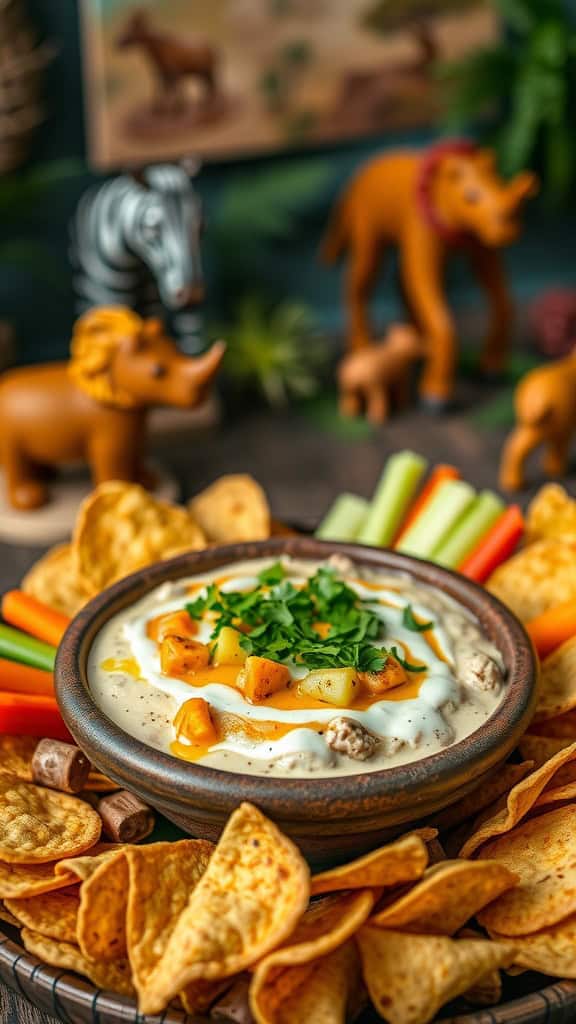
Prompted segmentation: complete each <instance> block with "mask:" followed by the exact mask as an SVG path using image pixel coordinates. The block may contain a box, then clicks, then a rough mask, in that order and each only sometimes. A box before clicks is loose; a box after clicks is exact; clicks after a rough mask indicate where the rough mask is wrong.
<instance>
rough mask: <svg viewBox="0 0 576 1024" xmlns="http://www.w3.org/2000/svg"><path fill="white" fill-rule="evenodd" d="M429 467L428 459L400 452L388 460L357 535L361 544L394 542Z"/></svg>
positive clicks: (379, 545) (411, 453) (382, 544)
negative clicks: (423, 475)
mask: <svg viewBox="0 0 576 1024" xmlns="http://www.w3.org/2000/svg"><path fill="white" fill-rule="evenodd" d="M426 465H427V463H426V459H423V458H422V456H421V455H416V454H415V453H414V452H409V451H405V452H398V453H397V454H396V455H392V456H391V457H390V458H389V459H388V462H387V463H386V465H385V467H384V470H383V473H382V476H381V477H380V480H379V481H378V486H377V488H376V491H375V492H374V497H373V498H372V502H371V505H370V509H369V511H368V515H367V517H366V521H365V523H364V525H363V527H362V529H361V530H360V533H359V534H358V540H359V541H360V542H361V543H362V544H375V545H377V546H378V547H386V545H387V544H391V543H392V541H393V539H394V537H395V535H396V533H397V530H398V527H399V526H400V523H401V522H402V517H403V515H404V513H405V511H406V509H407V507H408V505H409V504H410V502H411V501H412V498H413V496H414V492H415V490H416V488H417V487H418V484H419V483H420V480H421V478H422V474H423V473H424V470H425V469H426Z"/></svg>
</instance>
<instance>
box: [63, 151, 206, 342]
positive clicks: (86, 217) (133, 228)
mask: <svg viewBox="0 0 576 1024" xmlns="http://www.w3.org/2000/svg"><path fill="white" fill-rule="evenodd" d="M190 170H191V162H190V161H188V160H186V161H183V163H182V164H157V165H155V166H152V167H148V168H146V169H145V170H143V171H141V172H139V173H137V174H122V175H120V176H119V177H116V178H112V179H111V180H110V181H106V182H104V184H103V185H96V186H94V187H93V188H90V189H88V191H87V192H85V193H84V195H83V196H82V198H81V200H80V202H79V204H78V208H77V211H76V214H75V217H74V220H73V223H72V252H71V255H72V261H73V264H74V267H75V274H74V287H75V291H76V294H77V306H78V313H83V312H85V311H86V310H87V309H90V308H91V307H93V306H101V305H123V306H129V307H130V308H131V309H134V310H135V311H137V312H139V313H141V314H142V315H151V314H154V315H157V314H158V313H159V312H160V311H161V309H162V305H161V303H162V304H163V305H164V307H165V309H166V311H167V312H168V314H169V315H170V327H171V329H172V331H173V333H174V334H175V335H176V337H177V338H178V339H179V340H181V341H182V342H184V347H185V348H186V349H187V350H188V351H197V350H198V348H199V347H200V346H199V342H198V337H197V336H198V334H199V332H200V320H199V317H198V314H197V312H196V308H197V307H198V306H199V305H200V303H201V302H202V300H203V298H204V283H203V277H202V260H201V251H200V235H201V230H202V211H201V206H200V199H199V197H198V194H197V193H196V190H195V189H194V186H193V184H192V182H191V180H190Z"/></svg>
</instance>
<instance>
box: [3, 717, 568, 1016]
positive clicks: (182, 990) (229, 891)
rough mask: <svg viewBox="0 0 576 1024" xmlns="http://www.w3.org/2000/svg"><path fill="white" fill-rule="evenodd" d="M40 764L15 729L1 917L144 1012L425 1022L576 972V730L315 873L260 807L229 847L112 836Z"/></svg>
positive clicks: (43, 950) (231, 834)
mask: <svg viewBox="0 0 576 1024" xmlns="http://www.w3.org/2000/svg"><path fill="white" fill-rule="evenodd" d="M538 738H539V737H536V736H535V737H534V739H538ZM557 738H560V737H557ZM531 753H533V754H536V753H537V751H531ZM538 753H539V752H538ZM28 759H29V753H28V752H27V751H26V750H25V749H24V747H23V745H19V744H18V742H17V741H14V742H12V743H11V742H9V741H8V740H6V741H4V750H3V756H2V763H3V765H4V769H5V772H6V774H3V775H2V774H0V918H2V919H3V920H5V921H7V922H8V923H9V924H12V925H15V926H16V927H19V928H20V929H21V941H22V943H23V945H24V946H25V948H26V949H27V950H28V951H29V952H30V953H32V954H34V955H36V956H37V957H39V959H40V960H42V961H44V962H45V963H48V964H51V965H53V966H56V967H60V968H63V969H65V970H70V971H73V972H76V973H78V974H81V975H83V976H84V977H86V978H88V979H89V980H90V981H92V982H93V983H94V984H95V985H96V986H97V987H99V988H103V989H108V990H110V991H112V992H117V993H120V994H123V995H128V996H133V997H134V999H136V1000H137V1002H138V1006H139V1010H140V1012H141V1013H142V1014H156V1013H163V1012H164V1011H165V1010H166V1009H167V1008H169V1007H172V1006H178V1007H183V1008H184V1009H185V1011H186V1012H188V1013H190V1014H196V1015H197V1014H207V1015H208V1016H209V1017H210V1019H218V1020H230V1021H242V1022H245V1024H250V1022H256V1024H302V1022H304V1021H307V1020H309V1021H317V1022H322V1024H346V1022H347V1021H354V1020H356V1019H357V1018H358V1017H359V1016H360V1015H361V1014H362V1011H363V1010H364V1008H365V1007H366V1006H367V1005H368V1003H369V1002H371V1003H372V1004H373V1006H374V1007H375V1009H376V1010H377V1011H378V1013H379V1014H380V1016H381V1017H382V1018H383V1019H384V1020H386V1021H388V1022H389V1024H426V1022H428V1021H431V1020H433V1018H434V1017H435V1016H436V1014H437V1013H438V1011H439V1010H440V1009H441V1008H442V1007H443V1006H444V1005H445V1004H447V1003H449V1002H451V1001H452V1000H454V999H456V998H458V997H462V998H463V999H464V1000H465V1001H466V1002H467V1003H468V1004H469V1005H493V1004H494V1003H496V1002H498V1000H499V999H500V996H501V991H502V982H501V973H500V972H501V971H502V970H505V971H506V970H509V971H510V972H512V973H518V972H519V971H521V970H523V969H533V970H537V971H542V972H544V973H547V974H550V975H553V976H555V977H563V978H565V977H571V978H576V742H573V743H571V744H570V745H567V746H562V747H561V748H560V749H559V750H558V751H557V752H556V753H555V754H554V755H553V756H552V757H551V758H549V759H546V758H545V757H544V754H543V753H542V754H541V756H538V757H537V764H536V766H534V764H533V762H532V761H526V762H524V763H522V764H513V765H508V766H505V768H504V769H498V771H497V773H496V774H495V775H494V776H493V777H492V779H491V780H489V781H488V782H487V783H486V784H485V786H484V787H483V788H482V790H481V791H480V792H479V793H476V794H474V799H471V798H465V799H463V800H461V801H460V802H459V803H458V804H455V805H453V806H452V807H450V808H449V809H448V810H447V811H445V812H444V813H443V814H439V815H437V823H438V824H439V825H440V826H441V836H440V840H439V839H438V838H437V836H438V833H437V829H436V828H433V827H423V828H420V829H417V830H416V831H413V832H410V833H408V834H406V835H404V836H402V837H400V838H398V839H396V840H394V841H391V842H389V843H388V844H387V845H385V846H383V847H381V848H380V849H377V850H375V851H374V852H373V853H370V854H367V855H366V856H364V857H361V858H359V859H358V860H356V861H353V862H352V863H349V864H346V865H342V866H340V867H336V868H332V869H331V870H328V871H324V872H322V873H320V874H316V875H312V877H311V876H310V871H309V868H308V866H307V864H306V862H305V860H304V859H303V857H302V855H301V854H300V852H299V851H298V849H297V848H296V846H295V845H294V844H293V843H292V842H291V841H290V840H289V839H288V838H287V837H286V836H284V835H283V834H282V832H281V831H280V830H279V829H278V828H277V826H275V825H274V824H273V823H272V822H271V821H269V820H268V819H267V818H266V817H264V815H263V814H261V812H260V811H259V810H258V809H257V808H255V807H253V806H252V805H250V804H242V805H241V806H240V807H239V808H238V809H237V810H236V811H235V812H234V813H233V814H232V816H231V817H230V819H229V821H228V824H227V825H226V828H225V830H224V832H223V834H222V836H221V838H220V840H219V842H218V843H217V844H216V845H214V844H212V843H210V842H207V841H205V840H202V839H182V840H180V841H177V842H171V843H168V842H151V843H149V844H146V845H141V846H133V845H124V846H120V845H113V844H103V843H101V842H100V822H99V818H98V815H97V814H96V812H95V811H94V810H93V809H92V807H91V806H90V805H89V804H88V803H86V802H84V801H83V800H81V799H78V798H75V797H70V796H65V795H64V794H61V793H57V792H54V791H52V790H48V789H43V788H42V787H38V786H33V785H30V783H29V782H27V781H25V780H26V779H27V774H26V772H27V762H28ZM10 766H12V768H13V772H14V774H12V775H10V774H7V772H8V770H9V768H10ZM479 810H480V813H479V814H478V811H479ZM459 847H461V849H460V855H459V856H455V854H456V853H458V848H459ZM446 850H449V851H450V852H451V853H452V856H451V857H449V856H448V855H447V853H446V852H445V851H446ZM195 1019H196V1017H195Z"/></svg>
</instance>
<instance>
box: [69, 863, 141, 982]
mask: <svg viewBox="0 0 576 1024" xmlns="http://www.w3.org/2000/svg"><path fill="white" fill-rule="evenodd" d="M127 903H128V865H127V863H126V856H125V853H124V851H123V850H120V851H119V852H118V853H116V854H114V855H113V856H111V857H103V858H101V863H100V864H98V865H97V867H96V869H95V870H94V871H93V872H92V873H91V874H90V876H89V877H88V878H86V879H85V880H84V881H83V882H82V886H81V888H80V908H79V911H78V928H77V935H78V938H77V942H78V945H79V946H80V950H81V952H82V954H83V956H85V957H87V959H88V960H98V961H99V962H101V963H111V962H112V961H114V960H117V959H118V957H126V955H127V954H126V907H127Z"/></svg>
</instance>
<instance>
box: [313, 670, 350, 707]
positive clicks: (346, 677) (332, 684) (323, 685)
mask: <svg viewBox="0 0 576 1024" xmlns="http://www.w3.org/2000/svg"><path fill="white" fill-rule="evenodd" d="M298 689H299V691H300V693H302V694H305V695H306V696H307V697H313V698H314V699H315V700H322V701H325V702H326V704H334V705H335V706H336V707H337V708H349V707H350V705H351V704H353V703H354V699H355V697H356V694H357V693H358V691H359V689H360V687H359V686H358V682H357V673H356V669H354V668H319V669H315V670H314V671H313V672H309V673H308V675H307V676H304V679H301V680H300V682H299V683H298Z"/></svg>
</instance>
